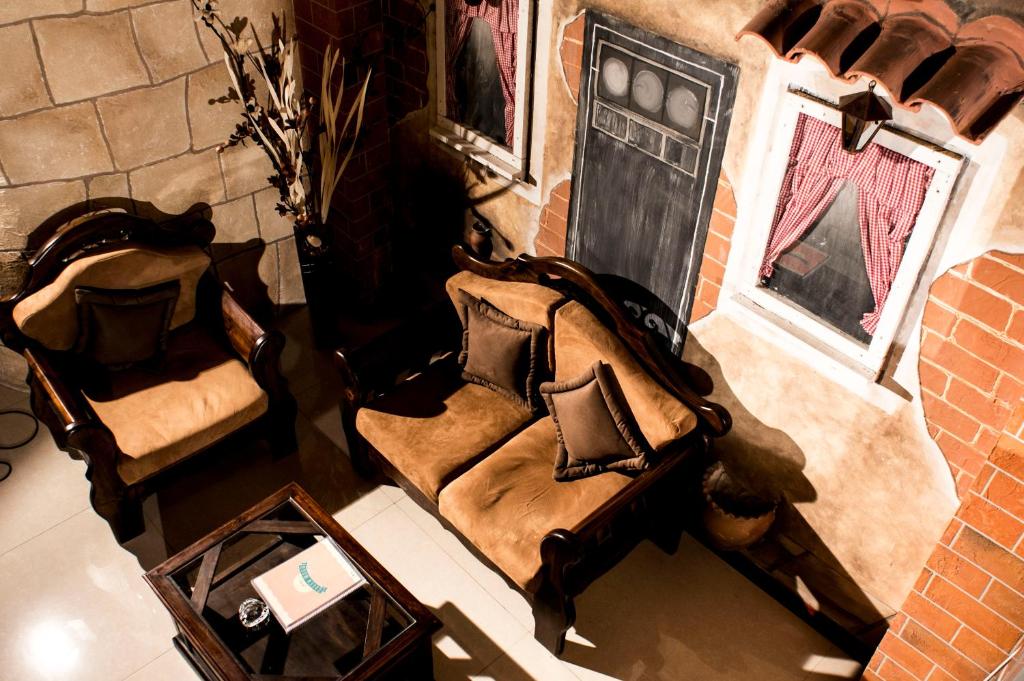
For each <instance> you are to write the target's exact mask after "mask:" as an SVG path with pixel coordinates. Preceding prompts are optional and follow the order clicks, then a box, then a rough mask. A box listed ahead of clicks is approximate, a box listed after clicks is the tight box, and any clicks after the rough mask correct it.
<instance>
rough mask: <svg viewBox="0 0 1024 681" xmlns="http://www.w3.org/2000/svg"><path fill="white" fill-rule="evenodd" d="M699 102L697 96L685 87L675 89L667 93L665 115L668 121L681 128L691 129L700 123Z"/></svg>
mask: <svg viewBox="0 0 1024 681" xmlns="http://www.w3.org/2000/svg"><path fill="white" fill-rule="evenodd" d="M700 109H701V107H700V102H698V101H697V95H695V94H693V92H692V91H691V90H689V89H687V88H685V87H677V88H675V89H673V90H672V91H671V92H669V93H668V99H667V100H666V101H665V113H667V114H668V118H669V120H670V121H672V122H673V123H675V124H676V125H678V126H679V127H681V128H685V129H692V128H695V127H697V125H698V123H699V122H700V114H701V111H700Z"/></svg>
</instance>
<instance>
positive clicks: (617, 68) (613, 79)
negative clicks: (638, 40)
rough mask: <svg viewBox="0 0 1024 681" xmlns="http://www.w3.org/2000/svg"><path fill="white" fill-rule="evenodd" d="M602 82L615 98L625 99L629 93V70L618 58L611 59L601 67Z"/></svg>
mask: <svg viewBox="0 0 1024 681" xmlns="http://www.w3.org/2000/svg"><path fill="white" fill-rule="evenodd" d="M601 82H602V83H603V84H604V87H605V89H606V90H607V91H608V93H609V94H611V95H612V96H614V97H624V96H625V95H626V93H627V92H628V91H629V68H628V67H627V66H626V64H625V63H623V61H622V60H621V59H619V58H618V57H609V58H608V59H606V60H605V61H604V64H603V65H602V66H601Z"/></svg>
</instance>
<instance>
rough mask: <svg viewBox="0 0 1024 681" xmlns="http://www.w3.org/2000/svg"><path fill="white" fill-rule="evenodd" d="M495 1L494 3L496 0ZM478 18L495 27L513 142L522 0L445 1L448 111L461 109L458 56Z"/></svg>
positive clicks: (507, 125)
mask: <svg viewBox="0 0 1024 681" xmlns="http://www.w3.org/2000/svg"><path fill="white" fill-rule="evenodd" d="M492 3H494V4H492ZM474 19H482V20H484V21H486V22H487V25H488V26H490V27H491V38H492V39H493V40H494V52H495V54H496V55H497V57H498V72H499V73H500V74H501V91H502V94H503V95H504V96H505V144H506V145H508V146H510V147H511V146H512V140H513V136H514V134H515V121H516V39H517V37H518V36H517V34H518V32H519V0H481V2H480V3H479V4H477V5H469V4H467V3H466V0H446V2H445V25H446V27H447V31H446V32H445V39H446V41H447V49H446V50H445V52H446V54H445V60H446V68H445V80H446V82H447V89H448V92H447V97H446V99H447V102H448V111H449V112H451V111H455V110H456V109H458V102H457V101H456V100H455V70H454V66H455V59H456V58H457V57H458V56H459V52H461V51H462V48H463V47H464V46H465V45H466V38H467V37H468V36H469V27H470V24H471V23H472V22H473V20H474Z"/></svg>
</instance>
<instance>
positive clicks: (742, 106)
mask: <svg viewBox="0 0 1024 681" xmlns="http://www.w3.org/2000/svg"><path fill="white" fill-rule="evenodd" d="M761 4H762V3H761V2H760V1H759V0H722V1H720V2H715V3H706V4H703V5H702V6H701V7H700V8H699V9H695V8H694V5H693V4H691V3H678V2H673V1H671V0H647V1H641V0H592V1H591V2H586V3H580V2H578V1H577V0H541V1H540V3H539V7H538V27H537V34H536V40H537V48H536V53H537V64H536V67H535V73H534V78H535V80H534V99H533V125H532V130H533V143H532V156H531V158H532V160H531V177H532V179H533V181H534V182H535V183H536V186H535V187H534V188H525V189H524V188H522V187H510V186H509V184H508V183H507V182H505V181H503V180H498V179H491V180H488V181H483V182H481V181H479V180H478V179H475V178H474V179H471V180H470V181H468V182H467V187H468V188H467V193H468V195H469V196H470V197H471V198H473V199H474V200H476V201H479V203H478V204H477V206H476V207H477V209H478V210H479V211H480V212H481V213H483V214H484V215H485V216H486V217H487V218H489V219H490V220H491V221H492V223H493V224H494V226H495V228H496V231H498V232H499V233H500V235H501V236H502V237H504V240H505V241H504V243H502V239H500V238H499V239H496V243H495V257H498V258H500V257H504V256H510V255H515V254H517V253H521V252H532V249H533V248H534V240H535V237H536V235H537V232H538V228H539V227H538V225H539V222H540V216H541V212H542V206H544V205H546V204H547V203H548V200H549V195H550V194H551V190H552V189H553V188H554V187H556V186H557V185H558V184H559V183H561V182H563V181H564V180H566V179H567V178H569V177H570V175H571V167H572V160H573V145H574V141H575V140H574V132H575V126H576V101H575V98H574V95H573V93H572V90H571V87H570V85H569V83H570V82H571V80H572V78H571V74H569V77H567V74H566V73H565V72H564V69H563V61H562V59H561V58H560V54H559V48H560V46H561V44H562V35H563V32H564V30H565V27H566V26H567V25H568V24H569V23H571V22H572V21H573V20H574V19H575V18H577V16H578V15H579V13H580V12H581V11H583V10H584V9H596V10H599V11H602V12H607V13H609V14H613V15H616V16H619V17H621V18H623V19H626V20H628V21H630V22H631V23H633V24H636V25H638V26H640V27H642V28H645V29H647V30H650V31H653V32H655V33H658V34H661V35H664V36H666V37H668V38H671V39H673V40H676V41H679V42H681V43H684V44H686V45H689V46H691V47H694V48H696V49H700V50H702V51H705V52H707V53H709V54H713V55H715V56H718V57H722V58H725V59H728V60H730V61H733V62H734V63H736V64H738V65H739V67H740V78H739V85H738V91H737V96H736V101H735V105H734V110H733V115H732V126H731V129H730V131H729V138H728V142H727V145H726V150H725V156H724V159H723V174H724V176H725V179H726V180H727V181H728V182H729V183H731V185H732V187H733V189H734V191H735V193H736V200H737V204H738V207H737V225H736V232H735V234H734V238H733V243H734V244H735V243H742V242H743V240H744V239H743V234H744V230H745V229H747V228H748V227H749V225H750V224H751V222H752V221H755V220H758V219H759V216H757V215H752V214H751V212H752V211H751V207H752V206H753V204H754V198H755V195H756V192H757V191H758V189H759V180H760V178H761V175H762V168H763V164H764V163H765V162H766V158H765V152H766V147H767V140H768V139H769V138H770V131H771V125H772V120H771V119H772V116H773V113H774V104H775V98H776V97H777V96H778V94H781V91H782V90H783V89H784V88H785V86H786V84H787V83H788V79H791V78H796V77H797V76H799V78H798V80H800V81H801V82H802V83H803V84H805V85H806V84H808V83H809V85H810V87H811V88H812V89H813V88H815V87H820V88H823V89H824V90H825V91H828V92H837V91H839V90H842V89H843V88H844V87H847V88H848V86H845V85H842V84H838V81H835V79H833V78H831V77H830V76H829V75H828V74H827V73H825V72H824V70H823V69H822V68H821V67H820V66H818V65H815V64H811V63H805V64H803V65H798V66H792V65H784V64H782V63H781V62H779V61H778V60H776V59H774V58H773V57H772V56H771V52H770V50H768V49H766V48H764V46H763V45H760V44H758V43H757V42H756V41H754V40H744V41H743V42H737V41H736V40H735V39H734V36H735V35H736V33H737V32H738V31H739V29H740V28H741V27H742V26H743V25H744V24H745V23H746V21H747V20H748V19H749V18H750V17H751V16H753V14H754V13H755V12H756V11H757V10H758V9H759V8H760V6H761ZM433 30H434V28H433V26H432V25H431V26H429V27H428V33H427V35H428V45H430V47H432V39H433ZM428 54H433V52H432V49H428ZM435 68H436V67H435V65H434V64H433V63H432V64H431V74H430V79H429V83H430V86H431V87H432V88H433V87H434V83H435V80H434V79H435V72H434V69H435ZM837 88H838V90H837ZM433 101H435V98H434V97H431V102H433ZM432 116H433V111H432V109H431V108H430V107H428V108H427V109H424V110H421V111H419V112H416V113H414V114H412V115H410V116H409V117H407V118H406V119H405V120H404V121H402V122H401V123H400V124H399V126H398V128H397V135H396V138H397V139H400V140H401V141H402V142H401V143H402V144H403V145H404V146H412V147H415V146H419V147H429V148H423V152H424V154H426V155H428V156H430V157H431V158H432V159H434V161H435V162H436V163H438V164H439V165H441V166H445V167H447V168H448V169H449V171H450V172H454V173H458V172H461V171H460V170H458V168H459V164H460V161H459V160H458V159H456V158H454V157H452V156H450V155H449V154H447V153H446V152H444V151H441V150H439V149H438V148H437V147H436V146H435V145H433V144H430V143H426V140H427V129H428V128H429V124H430V121H431V120H432ZM897 123H899V124H901V125H904V126H905V127H908V128H910V129H913V130H915V131H916V132H917V133H918V134H921V135H922V136H924V137H926V138H929V139H931V140H932V141H934V142H935V143H938V144H940V145H943V146H946V147H948V148H952V149H954V150H956V151H958V152H960V153H962V154H963V155H964V156H965V157H966V158H967V161H966V169H965V172H964V173H963V175H962V179H961V182H960V185H959V186H958V188H957V190H956V192H955V194H954V198H953V201H952V204H951V208H950V213H949V216H948V219H947V220H946V221H945V223H944V225H943V227H942V232H941V236H940V238H939V241H938V242H937V247H936V251H935V254H934V256H933V257H932V258H931V259H930V260H929V262H928V265H927V267H926V270H925V273H924V275H923V277H922V281H921V283H920V284H919V286H918V289H917V292H916V293H915V297H914V299H913V302H912V304H911V306H910V308H909V310H908V314H907V319H906V321H905V322H904V324H903V326H902V329H903V332H902V334H901V336H900V337H899V338H898V339H897V345H898V348H899V352H898V353H897V355H898V356H900V357H901V358H900V359H899V361H898V362H897V363H896V364H895V365H894V366H892V367H890V369H889V375H888V376H887V379H886V380H887V382H888V384H889V385H888V386H886V387H883V386H880V385H878V384H876V383H874V382H873V381H871V380H869V379H866V378H865V377H864V376H863V374H861V373H858V372H856V371H853V370H851V369H850V368H849V367H847V366H844V365H843V364H841V363H839V362H835V361H833V360H831V359H829V358H828V357H826V356H824V355H822V354H821V353H819V352H818V351H817V350H815V349H814V348H812V347H810V346H807V345H805V344H803V343H802V342H800V341H798V340H796V339H794V338H793V337H792V336H790V335H788V334H787V333H785V332H783V331H781V330H780V329H779V328H778V327H775V326H773V325H771V324H768V323H766V322H765V321H764V320H763V319H759V318H756V316H752V315H751V314H750V313H749V312H748V311H747V310H745V309H741V308H740V307H738V306H737V305H735V304H734V303H733V302H732V300H731V298H732V296H734V294H735V293H736V291H737V290H738V288H739V287H740V286H741V281H740V279H741V278H742V277H743V276H744V274H743V271H742V270H743V265H742V263H741V261H742V259H743V257H744V256H743V254H742V248H741V249H739V250H740V253H739V254H738V255H737V254H733V255H732V256H731V257H730V260H729V264H728V269H727V274H726V281H725V286H724V287H723V290H722V295H721V298H720V301H721V302H720V303H719V310H718V311H717V312H715V313H712V314H711V315H709V316H707V317H705V318H704V319H703V320H701V321H700V322H698V323H697V324H695V325H694V326H693V327H692V331H693V334H692V336H691V342H690V343H689V344H688V347H687V351H686V356H687V358H688V359H689V360H690V361H693V362H695V363H697V364H699V365H701V366H703V367H704V368H705V369H707V370H708V371H709V372H710V373H711V374H712V376H713V377H714V378H715V381H716V392H715V393H714V394H713V396H712V397H713V398H714V399H718V400H720V401H722V402H723V403H724V404H726V406H728V407H729V408H730V409H731V410H732V412H733V414H734V418H735V422H736V426H735V430H734V432H733V433H732V434H731V435H730V436H729V437H727V438H726V439H725V441H724V442H722V443H721V447H720V449H721V451H722V454H723V456H724V457H726V458H730V459H732V460H733V461H734V462H735V463H736V464H737V465H739V466H740V468H742V469H743V470H745V471H746V472H747V474H748V477H749V478H750V479H751V480H752V481H753V482H755V483H759V484H762V485H764V486H766V487H770V488H774V489H781V490H783V491H785V492H786V493H787V496H788V497H789V499H790V501H791V502H793V503H792V506H791V507H790V508H789V510H788V511H787V512H786V513H784V514H783V519H782V522H781V524H780V529H781V530H782V532H783V533H784V534H786V535H788V538H789V539H791V540H792V543H793V544H794V551H793V556H794V557H795V558H794V559H796V560H799V559H800V557H801V555H806V556H809V557H811V558H813V559H814V563H815V565H818V566H824V568H823V570H822V574H819V575H818V577H819V582H828V581H829V580H833V582H834V583H835V584H836V586H835V587H834V588H836V589H840V590H848V591H851V592H853V593H852V595H851V597H852V600H854V601H859V602H860V603H861V604H862V605H863V608H864V610H865V612H863V613H862V617H863V618H864V619H865V620H866V621H871V619H870V618H872V617H876V618H879V619H881V618H885V617H888V616H890V615H892V614H893V613H894V612H896V611H897V610H898V609H899V607H900V605H901V604H902V603H903V601H904V599H905V597H906V596H907V594H908V593H909V592H910V590H911V588H912V586H913V582H914V580H915V579H916V578H917V577H918V574H919V571H920V568H921V566H922V565H923V564H924V563H925V561H926V560H927V559H928V556H929V555H930V553H931V551H932V549H933V547H934V545H935V542H936V541H937V540H938V539H939V537H940V535H941V534H942V531H943V530H944V528H945V527H946V524H947V522H948V521H949V519H950V517H952V515H953V513H954V511H955V510H956V507H957V505H958V500H957V494H956V489H955V487H954V484H953V480H952V477H951V475H950V472H949V468H948V465H947V464H946V460H945V458H944V456H943V453H942V452H941V451H940V450H939V449H938V447H937V446H936V445H935V443H934V441H933V440H932V439H931V438H930V437H929V435H928V431H927V428H926V424H925V420H924V415H923V412H922V408H921V401H920V388H919V381H918V376H917V358H918V346H919V335H920V319H921V314H922V309H923V304H924V300H925V298H926V297H927V291H928V288H929V285H930V283H931V281H933V280H934V279H935V278H937V277H938V276H939V275H941V274H942V273H943V272H944V271H946V270H947V269H948V268H949V267H951V266H953V265H956V264H957V263H959V262H963V261H966V260H969V259H971V258H973V257H975V256H977V255H979V254H981V253H983V252H985V251H987V250H989V249H991V248H1000V249H1002V250H1006V251H1010V252H1014V251H1020V250H1021V247H1022V245H1024V234H1022V232H1024V174H1022V166H1024V115H1022V113H1021V111H1020V110H1018V111H1016V112H1015V113H1014V114H1013V115H1012V116H1011V117H1009V118H1008V119H1006V120H1005V121H1004V122H1003V123H1002V124H1001V126H1000V127H999V128H998V129H997V131H996V133H995V134H993V135H991V136H990V137H989V139H988V140H986V142H985V143H984V144H983V145H981V146H980V147H979V146H975V145H971V144H969V143H966V142H962V141H960V140H958V139H954V138H953V136H952V132H951V130H950V128H949V125H948V122H946V121H945V120H944V119H943V117H942V116H941V114H939V113H938V112H936V111H932V110H927V109H926V110H925V111H923V112H920V113H915V112H907V111H903V110H899V111H898V112H897ZM481 197H487V198H485V199H481ZM762 217H763V216H762ZM747 256H748V257H749V253H748V254H747ZM797 571H799V568H798V569H797Z"/></svg>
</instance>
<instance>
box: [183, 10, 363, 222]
mask: <svg viewBox="0 0 1024 681" xmlns="http://www.w3.org/2000/svg"><path fill="white" fill-rule="evenodd" d="M192 6H193V7H194V8H195V9H196V12H197V15H198V16H197V19H196V20H197V21H199V22H201V23H203V24H204V25H206V27H207V28H209V29H210V30H211V31H213V33H214V34H215V35H216V36H217V38H218V40H219V41H220V44H221V48H222V50H223V52H224V64H225V66H226V67H227V71H228V76H229V77H230V79H231V85H232V87H231V88H230V89H229V91H228V95H227V96H226V97H222V98H219V99H218V100H216V101H232V100H235V101H239V102H240V103H241V105H242V112H241V115H242V122H241V123H239V124H238V125H237V126H236V128H235V131H234V132H233V133H232V134H231V136H230V137H229V138H228V139H227V141H225V142H224V144H222V145H221V146H220V147H219V148H218V150H223V149H225V148H227V147H230V146H234V145H236V144H243V145H244V144H245V143H246V141H247V140H251V141H252V142H253V143H254V144H256V145H257V146H259V147H261V148H262V149H263V151H264V152H265V153H266V154H267V157H268V158H269V159H270V162H271V163H272V164H273V166H274V175H273V176H272V177H271V178H268V179H269V181H270V183H271V184H272V185H273V186H275V187H277V189H278V191H279V192H280V195H281V202H280V203H279V204H278V205H277V209H278V212H280V213H281V214H282V215H287V216H289V217H291V218H292V219H293V220H294V221H295V223H296V226H297V227H299V228H300V229H304V228H310V227H313V226H314V225H316V224H317V223H319V224H324V223H325V222H326V220H327V215H328V212H329V210H330V202H331V198H332V197H333V195H334V192H335V191H336V189H337V186H338V182H339V181H340V179H341V177H342V175H343V174H344V173H345V169H346V168H347V167H348V164H349V162H350V161H351V159H352V154H353V152H354V151H355V145H356V142H357V138H358V134H359V131H360V129H361V128H362V123H363V109H364V104H365V102H366V92H367V88H368V86H369V82H370V75H369V74H367V77H366V81H365V82H364V83H363V86H362V88H361V90H360V93H359V96H358V97H357V98H356V101H355V102H353V104H352V108H351V109H350V110H349V112H348V115H347V117H346V119H345V123H344V125H343V126H342V127H341V129H340V130H338V127H337V126H338V114H339V112H340V108H341V98H342V92H343V86H339V88H338V91H337V93H332V88H331V85H330V82H331V78H332V77H333V74H334V70H335V68H336V66H337V62H338V60H339V58H340V55H339V52H338V50H337V49H335V48H334V47H333V46H328V48H327V50H326V53H325V55H324V76H323V87H322V106H321V111H320V114H321V115H320V125H319V126H317V127H318V129H317V130H311V128H312V127H313V126H314V125H315V124H316V120H315V118H314V115H315V109H316V105H317V101H316V98H315V97H314V96H313V95H312V94H311V93H309V92H308V91H305V90H303V91H301V92H300V89H299V86H298V83H297V82H296V80H295V76H294V70H295V65H296V59H295V41H294V40H290V39H287V37H286V36H285V35H284V31H283V29H282V28H281V26H280V24H279V22H278V19H277V17H273V19H274V35H273V36H272V37H271V41H270V43H269V44H268V46H266V47H265V46H264V45H263V43H262V42H261V41H260V38H259V35H258V34H257V32H256V29H255V27H253V26H252V25H251V23H250V22H249V21H248V19H246V18H244V17H235V18H234V19H233V20H232V21H231V23H230V24H229V23H225V21H224V20H223V18H222V17H221V16H220V11H219V9H218V2H217V0H192ZM246 29H248V31H249V36H245V33H246ZM250 72H251V73H252V74H254V75H250ZM254 76H255V77H254ZM257 80H258V81H259V82H261V83H263V84H264V85H265V86H266V90H267V96H266V101H265V102H261V101H260V97H259V95H258V94H257ZM342 82H344V64H342ZM317 133H318V134H317ZM314 135H316V137H317V139H318V142H319V147H320V178H319V181H318V182H316V181H314V179H313V178H312V173H311V171H312V170H315V169H311V168H309V167H308V164H307V158H308V157H309V154H310V149H309V148H308V143H309V141H310V140H311V139H312V138H313V136H314ZM346 141H348V142H349V146H348V150H347V152H346V153H345V155H344V157H342V155H341V148H342V145H343V144H344V143H345V142H346ZM339 159H340V162H339ZM307 183H312V187H314V188H316V189H317V190H318V191H312V189H311V188H308V187H307ZM317 206H319V210H317Z"/></svg>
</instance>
